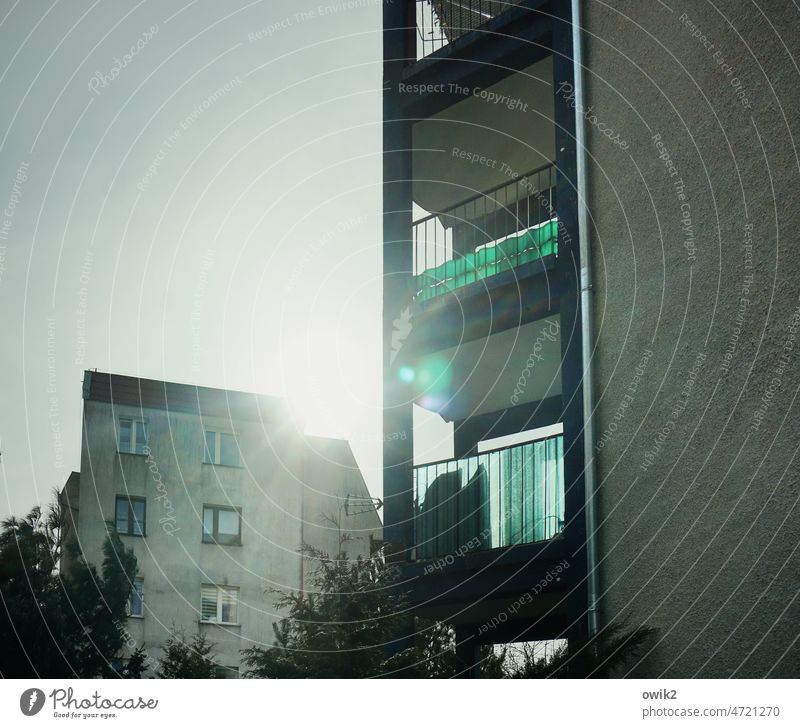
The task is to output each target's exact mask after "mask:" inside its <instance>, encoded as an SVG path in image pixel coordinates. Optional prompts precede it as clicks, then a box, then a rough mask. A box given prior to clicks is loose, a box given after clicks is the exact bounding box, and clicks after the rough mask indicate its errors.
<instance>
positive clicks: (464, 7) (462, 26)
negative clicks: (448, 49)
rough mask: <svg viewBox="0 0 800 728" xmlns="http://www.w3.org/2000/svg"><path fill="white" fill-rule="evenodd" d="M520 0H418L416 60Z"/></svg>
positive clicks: (442, 46)
mask: <svg viewBox="0 0 800 728" xmlns="http://www.w3.org/2000/svg"><path fill="white" fill-rule="evenodd" d="M520 1H521V0H505V2H502V1H501V0H417V2H416V5H417V8H416V10H417V60H419V59H420V58H424V57H425V56H429V55H430V54H431V53H435V52H436V51H438V50H439V49H440V48H444V47H445V46H446V45H448V44H449V43H452V42H453V41H454V40H455V39H456V38H460V37H461V36H462V35H466V34H467V33H469V32H470V31H472V30H475V29H476V28H479V27H480V26H481V25H483V24H484V23H486V22H487V21H489V20H491V19H492V18H496V17H497V16H498V15H500V14H501V13H503V12H504V11H506V10H508V9H509V8H510V7H513V6H514V5H518V4H519V3H520Z"/></svg>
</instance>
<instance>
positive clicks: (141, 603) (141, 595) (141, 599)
mask: <svg viewBox="0 0 800 728" xmlns="http://www.w3.org/2000/svg"><path fill="white" fill-rule="evenodd" d="M137 582H138V583H139V584H141V586H142V588H141V590H138V589H136V583H137ZM134 591H136V592H137V593H138V594H139V609H140V610H141V611H140V612H139V614H134V612H133V610H132V609H131V596H132V595H133V593H134ZM127 612H128V617H132V618H133V619H144V577H143V576H141V575H137V576H134V577H133V583H132V584H131V593H130V595H128V609H127Z"/></svg>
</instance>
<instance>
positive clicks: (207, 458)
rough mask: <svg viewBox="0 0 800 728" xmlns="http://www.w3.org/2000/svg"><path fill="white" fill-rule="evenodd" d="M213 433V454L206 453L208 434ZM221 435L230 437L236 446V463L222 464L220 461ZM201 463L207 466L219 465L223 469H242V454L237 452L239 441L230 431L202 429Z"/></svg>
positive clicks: (210, 428)
mask: <svg viewBox="0 0 800 728" xmlns="http://www.w3.org/2000/svg"><path fill="white" fill-rule="evenodd" d="M210 432H213V433H214V452H213V453H210V452H208V433H210ZM222 435H230V436H231V437H232V438H233V441H234V443H235V444H236V463H235V464H230V463H223V462H221V460H222ZM203 462H204V463H208V464H209V465H220V466H222V467H225V468H240V467H242V454H241V452H239V440H238V439H237V437H236V435H235V434H234V433H233V432H232V431H231V430H216V429H214V428H212V427H206V428H204V429H203Z"/></svg>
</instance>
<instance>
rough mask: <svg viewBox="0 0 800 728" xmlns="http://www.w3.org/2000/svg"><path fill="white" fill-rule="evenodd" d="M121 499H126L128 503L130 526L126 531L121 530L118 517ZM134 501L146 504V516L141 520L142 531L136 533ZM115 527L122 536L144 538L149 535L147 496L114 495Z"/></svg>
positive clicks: (144, 511)
mask: <svg viewBox="0 0 800 728" xmlns="http://www.w3.org/2000/svg"><path fill="white" fill-rule="evenodd" d="M120 501H126V502H127V504H128V527H127V529H126V530H125V531H120V530H119V525H118V524H119V518H118V517H117V513H118V510H117V509H118V505H119V502H120ZM134 503H142V504H143V505H144V509H143V513H144V517H143V518H142V520H141V521H140V522H139V525H140V526H141V533H135V532H134V530H133V525H134V524H135V523H137V520H136V514H135V512H134V510H133V504H134ZM114 528H116V529H117V533H118V534H119V535H120V536H134V537H135V538H144V537H145V536H146V535H147V498H145V497H144V496H141V495H117V496H115V497H114Z"/></svg>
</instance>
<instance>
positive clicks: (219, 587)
mask: <svg viewBox="0 0 800 728" xmlns="http://www.w3.org/2000/svg"><path fill="white" fill-rule="evenodd" d="M208 588H212V589H215V590H216V592H217V615H216V617H214V619H203V590H204V589H208ZM226 591H227V592H233V593H234V594H235V595H236V615H235V616H236V621H234V622H223V621H222V620H221V618H220V617H221V615H222V595H223V593H225V592H226ZM200 621H201V622H202V623H203V624H222V625H228V626H230V625H238V624H240V622H239V587H238V586H231V585H228V584H207V583H206V584H201V585H200Z"/></svg>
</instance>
